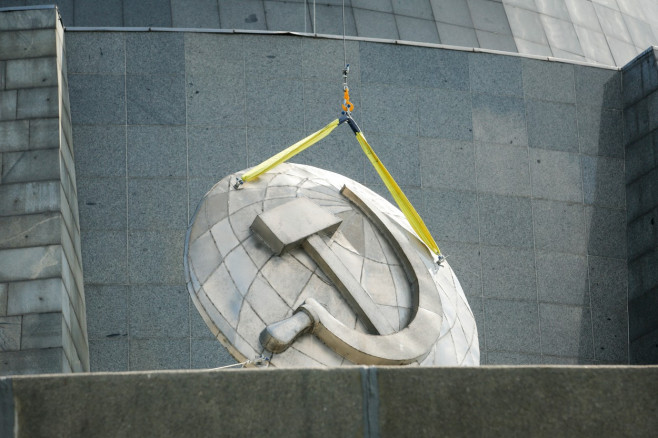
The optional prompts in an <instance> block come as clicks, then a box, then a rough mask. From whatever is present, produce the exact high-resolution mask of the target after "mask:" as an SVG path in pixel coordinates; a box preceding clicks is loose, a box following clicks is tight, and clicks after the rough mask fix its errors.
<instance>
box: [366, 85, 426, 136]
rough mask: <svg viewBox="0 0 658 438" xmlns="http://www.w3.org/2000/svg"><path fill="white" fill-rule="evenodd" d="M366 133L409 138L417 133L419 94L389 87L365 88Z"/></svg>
mask: <svg viewBox="0 0 658 438" xmlns="http://www.w3.org/2000/svg"><path fill="white" fill-rule="evenodd" d="M361 99H362V105H363V109H362V111H361V114H362V117H363V126H362V127H361V128H362V129H364V130H365V131H364V132H367V133H371V132H379V133H384V132H385V133H390V134H397V135H409V134H410V133H413V134H415V133H416V132H418V113H417V110H418V108H417V105H416V102H417V99H416V91H415V90H414V89H412V88H407V87H405V88H402V87H392V86H387V85H363V86H362V96H361Z"/></svg>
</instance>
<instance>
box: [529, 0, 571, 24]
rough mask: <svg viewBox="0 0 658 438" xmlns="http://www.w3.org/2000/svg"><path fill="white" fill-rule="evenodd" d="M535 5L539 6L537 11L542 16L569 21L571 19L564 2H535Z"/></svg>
mask: <svg viewBox="0 0 658 438" xmlns="http://www.w3.org/2000/svg"><path fill="white" fill-rule="evenodd" d="M535 3H536V4H537V11H538V12H540V13H541V14H545V15H550V16H551V17H555V18H559V19H561V20H567V21H568V20H570V19H571V18H570V16H569V10H568V9H567V6H566V5H565V3H564V1H551V0H535Z"/></svg>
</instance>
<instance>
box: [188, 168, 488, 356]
mask: <svg viewBox="0 0 658 438" xmlns="http://www.w3.org/2000/svg"><path fill="white" fill-rule="evenodd" d="M394 210H395V209H394V207H392V206H390V204H388V203H387V202H386V201H384V200H383V199H382V198H380V197H379V196H378V195H375V194H374V193H373V192H371V191H369V190H368V189H366V188H365V187H363V186H361V185H360V184H358V183H356V182H354V181H352V180H349V179H348V178H345V177H342V176H340V175H337V174H333V173H331V172H327V171H324V170H321V169H316V168H312V167H309V166H301V165H294V164H286V165H281V166H280V167H279V168H277V169H276V170H275V171H272V172H269V173H268V174H265V175H263V176H262V177H261V178H260V179H259V180H258V181H255V182H254V184H253V185H252V186H251V187H248V186H246V187H245V188H242V189H240V190H234V189H232V188H231V185H230V178H229V177H227V178H225V179H224V180H222V181H220V182H219V183H218V184H217V185H216V186H215V187H214V188H213V189H212V190H211V191H210V192H209V193H208V194H207V195H206V196H205V197H204V199H203V200H202V202H201V203H200V205H199V207H198V209H197V212H196V213H195V217H194V219H193V221H192V224H191V226H190V228H189V230H188V235H187V239H186V245H185V268H186V269H185V273H186V279H187V285H188V290H189V291H190V294H191V296H192V299H193V302H194V303H195V305H196V307H197V308H198V310H199V311H200V314H201V316H202V317H203V319H204V320H205V322H206V323H207V325H208V326H209V327H210V329H211V331H212V332H213V333H214V334H215V336H216V337H217V338H218V339H219V340H220V341H221V342H222V343H223V344H224V345H225V346H226V347H227V348H228V350H229V351H230V352H231V353H232V354H233V356H234V357H236V359H238V360H239V361H243V360H245V359H253V358H254V356H257V355H260V354H264V355H271V356H272V358H271V363H272V365H274V366H280V367H291V366H292V367H295V366H334V365H340V364H349V363H352V364H365V365H406V364H420V365H477V364H478V363H479V347H478V339H477V329H476V327H475V321H474V318H473V314H472V312H471V310H470V307H469V306H468V303H467V302H466V298H465V296H464V294H463V291H462V290H461V286H460V285H459V282H458V280H457V278H456V276H455V275H454V273H453V271H452V269H451V268H450V266H449V265H448V264H447V263H446V262H444V263H443V264H442V265H436V264H434V263H433V262H432V258H431V255H430V254H429V252H428V251H426V250H425V248H424V247H423V245H422V244H421V243H420V242H419V240H418V239H417V238H416V237H415V235H414V234H413V232H411V231H410V230H409V228H407V227H405V226H404V218H402V217H401V215H395V211H394ZM355 215H356V216H359V218H360V219H359V220H362V221H364V222H367V224H366V225H365V226H369V227H371V230H373V231H374V232H375V233H377V234H378V236H377V239H379V245H381V246H382V247H384V246H387V245H388V253H387V257H386V259H385V260H383V261H382V260H381V259H380V260H379V261H378V262H377V263H378V264H377V265H376V266H377V267H378V268H380V269H384V271H378V272H384V273H385V274H384V275H388V274H386V272H387V270H386V269H390V270H391V271H393V270H395V269H397V271H399V272H402V275H400V276H398V277H397V280H398V281H397V282H396V284H397V286H396V287H397V288H398V289H399V288H400V286H399V283H401V282H400V281H399V279H400V278H402V279H403V280H404V281H402V283H405V282H406V284H404V285H403V287H402V289H404V294H406V295H409V296H408V298H407V304H406V306H408V308H406V309H400V312H399V314H400V315H402V314H404V312H403V310H406V316H405V317H402V316H400V318H399V320H398V318H395V317H391V314H392V313H391V311H390V310H391V306H390V305H388V306H385V305H383V304H382V302H381V301H382V300H381V299H376V298H375V297H378V293H379V292H380V291H377V290H373V287H372V285H368V284H365V285H364V284H363V283H367V281H364V276H365V274H364V273H363V272H364V271H365V270H366V265H367V266H374V262H372V261H368V260H366V261H365V262H364V261H361V262H360V263H361V265H360V267H359V266H357V267H355V266H354V263H355V260H357V261H356V263H359V261H358V260H360V259H357V258H356V256H355V252H357V251H356V250H354V248H351V249H352V250H353V252H352V253H350V254H349V255H350V256H349V257H346V256H345V254H346V253H345V251H344V249H342V247H339V246H338V245H337V243H336V242H338V241H340V242H339V243H340V244H341V245H344V246H349V242H347V243H345V241H346V239H345V235H344V234H348V233H347V231H346V232H345V233H343V232H342V230H343V227H347V225H345V224H344V222H346V221H348V220H351V219H350V218H354V217H355ZM371 234H372V233H371ZM357 237H359V236H358V234H357ZM365 238H366V239H368V238H370V239H373V237H372V236H368V237H365ZM357 240H358V239H357ZM375 243H376V242H375ZM371 244H372V242H371ZM355 246H356V247H363V245H358V244H357V245H355ZM361 256H363V257H365V259H367V258H368V257H372V256H370V255H367V254H365V255H364V254H361ZM391 259H394V260H391ZM368 263H369V264H368ZM386 263H388V265H389V266H388V268H386V266H385V265H386ZM300 266H303V267H301V268H300ZM310 272H312V274H311V273H310ZM295 277H298V278H295ZM371 277H372V276H371ZM387 278H388V281H389V282H390V283H393V281H392V279H391V277H387ZM318 284H319V285H320V286H321V287H322V288H324V290H328V289H330V290H333V291H334V292H330V295H333V297H329V298H328V297H327V296H328V295H327V293H326V292H325V293H324V294H317V290H318V287H317V285H318ZM300 285H301V286H300ZM397 293H398V294H399V293H400V292H399V291H398V292H397ZM393 301H395V300H393ZM398 301H400V300H398ZM389 302H390V300H389V301H387V303H389ZM346 309H347V310H346ZM385 310H388V313H384V311H385ZM350 311H351V312H352V313H353V315H354V319H355V320H356V325H355V322H354V320H351V319H349V318H346V317H345V314H346V312H347V313H349V312H350ZM394 313H395V314H396V315H397V314H398V312H394Z"/></svg>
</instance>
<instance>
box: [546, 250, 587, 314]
mask: <svg viewBox="0 0 658 438" xmlns="http://www.w3.org/2000/svg"><path fill="white" fill-rule="evenodd" d="M536 260H537V288H538V291H539V300H540V301H542V302H546V303H558V304H573V305H575V306H589V303H590V296H589V283H588V280H587V257H585V256H581V255H574V254H564V253H555V252H543V251H538V252H537V254H536Z"/></svg>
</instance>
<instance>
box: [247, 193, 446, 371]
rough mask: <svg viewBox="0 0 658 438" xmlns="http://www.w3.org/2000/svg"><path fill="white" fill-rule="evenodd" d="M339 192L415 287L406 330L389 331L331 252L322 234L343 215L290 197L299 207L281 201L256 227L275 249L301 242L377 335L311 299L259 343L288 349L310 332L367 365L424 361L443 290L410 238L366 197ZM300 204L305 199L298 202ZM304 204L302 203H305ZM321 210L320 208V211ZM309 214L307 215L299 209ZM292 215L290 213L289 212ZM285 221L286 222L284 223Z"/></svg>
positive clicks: (331, 229) (270, 328)
mask: <svg viewBox="0 0 658 438" xmlns="http://www.w3.org/2000/svg"><path fill="white" fill-rule="evenodd" d="M341 194H342V195H343V196H345V197H346V198H348V199H349V200H350V201H351V202H352V203H354V204H355V205H356V206H357V207H358V208H360V209H361V211H362V212H363V213H364V214H365V215H366V216H367V217H368V218H369V219H370V220H371V221H372V223H373V224H375V226H376V227H377V228H378V229H379V231H380V232H381V233H382V234H383V235H384V236H385V237H386V239H387V240H388V241H389V243H390V244H391V246H392V247H393V249H394V250H395V252H396V254H397V256H398V258H399V259H400V261H401V262H402V266H403V267H404V269H405V271H406V273H407V277H408V279H409V281H410V285H411V291H412V303H413V307H414V308H413V309H412V310H413V313H412V319H411V322H410V323H409V324H408V325H407V327H405V328H404V329H402V330H400V331H398V332H396V333H391V334H380V333H382V332H390V329H391V327H390V324H389V323H388V322H387V321H386V320H385V319H384V318H383V317H382V316H381V315H379V313H378V312H377V306H376V304H375V303H374V302H373V301H372V299H371V298H370V296H369V295H368V293H367V292H366V291H364V290H363V288H361V286H360V284H359V282H358V281H357V280H356V279H354V278H353V277H352V276H351V274H349V272H348V271H347V268H345V267H344V266H343V265H342V263H341V262H340V260H339V259H338V258H337V257H336V256H335V255H333V253H331V250H330V249H329V248H328V247H327V245H326V243H324V240H322V238H321V237H320V236H318V235H317V233H318V232H325V233H330V234H331V233H333V232H334V231H335V230H336V229H337V228H338V225H339V224H340V219H338V218H335V220H334V219H333V218H332V217H331V216H333V215H331V214H329V213H326V212H325V213H323V212H322V209H321V208H320V207H317V206H314V204H312V203H311V204H312V205H308V202H310V201H299V200H296V201H291V203H297V204H296V205H294V206H293V205H282V206H279V207H277V208H276V209H275V210H276V211H272V212H265V213H263V214H261V215H259V216H258V217H257V218H256V219H255V220H254V223H253V224H252V230H253V231H255V232H256V233H257V234H258V235H259V236H260V237H261V238H262V239H263V240H264V241H265V243H266V244H267V245H268V246H269V247H270V248H271V249H272V250H273V251H274V252H275V253H276V254H280V253H281V252H283V251H285V250H287V249H290V248H293V247H296V246H299V245H301V246H303V247H304V249H305V250H306V252H307V253H308V254H309V255H310V256H311V257H312V258H313V259H314V260H315V261H316V263H317V264H318V265H319V266H320V267H321V269H322V270H323V271H324V273H325V274H326V275H327V276H328V277H329V278H330V279H331V280H332V281H333V282H334V285H335V286H336V288H337V289H338V290H339V291H340V292H341V294H343V296H344V297H345V299H346V301H347V302H348V303H350V305H351V307H352V308H353V310H354V311H355V312H356V313H357V314H358V315H359V316H360V317H361V320H362V321H364V323H365V325H366V327H367V328H368V329H369V330H370V331H371V332H374V333H378V334H367V333H361V332H359V331H356V330H354V329H352V328H349V327H347V326H346V325H345V324H343V323H342V322H340V321H338V320H337V319H336V318H334V317H333V316H332V315H331V313H329V312H328V311H327V309H325V308H324V307H323V306H322V305H321V304H319V303H318V302H317V301H316V300H314V299H312V298H308V299H307V300H306V301H305V302H304V303H303V304H302V305H301V306H299V307H298V308H297V309H296V311H295V314H294V315H293V316H291V317H290V318H287V319H285V320H283V321H279V322H276V323H273V324H270V325H269V326H267V327H266V328H265V329H264V330H263V331H262V333H261V335H260V342H261V344H262V345H263V346H264V347H265V348H266V349H267V350H269V351H272V352H274V353H280V352H283V351H285V350H286V349H287V348H288V347H289V346H290V345H291V344H292V343H293V342H294V341H295V339H296V338H297V337H298V336H300V335H301V334H303V333H306V332H311V333H312V334H314V335H315V336H316V337H318V338H319V339H320V340H321V341H322V342H324V343H325V344H326V345H327V346H329V347H330V348H331V349H332V350H334V351H335V352H336V353H338V354H339V355H341V356H342V357H344V358H346V359H347V360H349V361H351V362H353V363H356V364H364V365H404V364H409V363H412V362H420V361H422V360H423V359H424V358H425V357H426V356H427V355H428V354H429V352H430V350H431V348H432V346H433V345H434V344H435V343H436V341H437V339H438V338H439V335H440V331H441V323H442V315H443V312H442V308H441V300H440V297H439V291H438V289H437V286H436V284H435V282H434V280H433V278H432V275H431V274H430V272H429V271H428V268H427V267H426V266H425V264H424V263H423V261H422V260H421V259H420V257H419V256H418V254H417V253H416V251H415V250H414V248H413V247H412V245H411V243H410V242H409V241H408V239H407V237H406V236H404V235H403V233H402V232H401V231H400V230H399V229H398V228H397V227H396V226H395V225H394V224H393V223H392V221H391V220H390V219H389V218H388V217H387V216H386V215H384V214H383V213H381V212H380V211H379V210H378V209H377V208H375V207H374V206H373V205H370V204H369V203H368V202H367V201H365V199H364V198H362V197H359V196H358V195H357V194H356V193H355V191H354V190H351V189H349V188H348V187H347V186H344V187H343V189H342V190H341ZM300 202H301V203H300ZM302 204H304V205H302ZM291 208H292V209H294V210H295V212H296V216H295V217H294V220H293V223H292V224H290V223H289V224H283V223H284V222H285V220H286V216H287V217H290V215H289V213H290V209H291ZM318 209H319V210H318ZM303 212H306V213H307V215H306V216H301V215H300V213H303ZM286 213H288V215H286ZM282 224H283V225H287V227H286V226H284V227H283V231H282Z"/></svg>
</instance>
